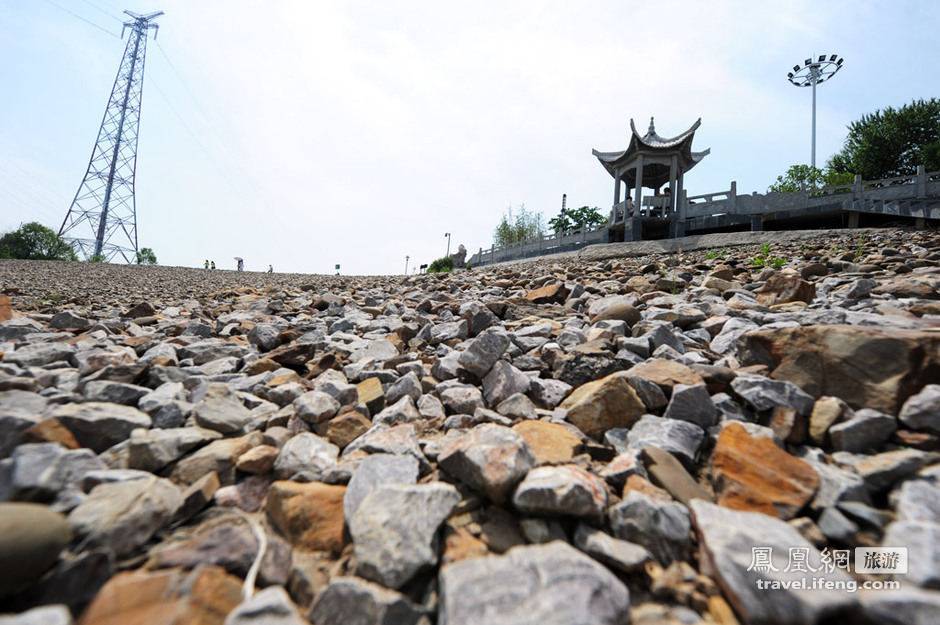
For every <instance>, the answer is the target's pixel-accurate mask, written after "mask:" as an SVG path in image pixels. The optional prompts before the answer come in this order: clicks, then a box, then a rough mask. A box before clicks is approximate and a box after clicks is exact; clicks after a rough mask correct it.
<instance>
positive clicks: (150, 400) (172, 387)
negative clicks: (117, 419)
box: [137, 382, 188, 417]
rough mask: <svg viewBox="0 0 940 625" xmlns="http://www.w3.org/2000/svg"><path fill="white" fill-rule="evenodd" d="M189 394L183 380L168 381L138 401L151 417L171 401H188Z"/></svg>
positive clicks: (138, 405) (138, 406)
mask: <svg viewBox="0 0 940 625" xmlns="http://www.w3.org/2000/svg"><path fill="white" fill-rule="evenodd" d="M187 398H188V394H187V393H186V389H185V388H184V387H183V383H182V382H166V383H164V384H161V385H160V386H158V387H157V388H155V389H153V390H152V391H150V392H149V393H147V394H146V395H143V396H141V398H140V399H139V400H138V401H137V408H138V409H139V410H142V411H143V412H146V413H147V414H149V415H150V416H151V417H152V416H153V413H155V412H158V411H159V410H160V409H161V408H163V406H165V405H166V404H167V402H170V401H186V400H187Z"/></svg>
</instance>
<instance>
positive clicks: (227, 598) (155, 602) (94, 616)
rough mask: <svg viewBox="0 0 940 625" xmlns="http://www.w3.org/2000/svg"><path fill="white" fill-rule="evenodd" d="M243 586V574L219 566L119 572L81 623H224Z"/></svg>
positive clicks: (208, 624) (90, 607) (89, 608)
mask: <svg viewBox="0 0 940 625" xmlns="http://www.w3.org/2000/svg"><path fill="white" fill-rule="evenodd" d="M241 588H242V580H241V579H239V578H238V577H235V576H234V575H229V574H228V573H226V572H225V569H223V568H221V567H218V566H200V567H197V568H196V569H194V570H192V571H184V570H183V569H166V570H163V571H154V572H149V571H143V570H139V571H129V572H125V573H118V574H117V575H115V576H114V577H112V578H111V579H110V581H108V583H107V584H105V586H104V587H103V588H102V589H101V591H100V592H99V593H98V595H97V596H96V597H95V599H94V600H93V601H92V602H91V605H89V606H88V608H87V609H86V610H85V612H84V613H83V614H82V616H81V618H80V619H78V621H77V625H127V624H129V623H159V624H160V625H223V623H224V622H225V617H226V616H227V615H228V613H229V612H231V611H232V610H233V609H234V608H235V606H237V605H238V604H239V603H241Z"/></svg>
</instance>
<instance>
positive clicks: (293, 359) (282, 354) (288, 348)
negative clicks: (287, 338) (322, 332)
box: [267, 343, 317, 370]
mask: <svg viewBox="0 0 940 625" xmlns="http://www.w3.org/2000/svg"><path fill="white" fill-rule="evenodd" d="M316 351H317V348H316V344H315V343H293V344H291V345H281V346H280V347H275V348H274V349H272V350H271V351H269V352H268V355H267V357H268V358H269V359H271V360H273V361H274V362H276V363H278V364H279V365H281V366H283V367H290V368H292V369H297V370H301V369H303V367H304V364H305V363H306V362H307V361H308V360H310V359H311V358H313V355H314V354H315V353H316Z"/></svg>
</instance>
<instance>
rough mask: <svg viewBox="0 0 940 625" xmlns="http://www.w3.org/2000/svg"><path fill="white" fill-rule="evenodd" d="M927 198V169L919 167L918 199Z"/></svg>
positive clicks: (922, 166)
mask: <svg viewBox="0 0 940 625" xmlns="http://www.w3.org/2000/svg"><path fill="white" fill-rule="evenodd" d="M925 197H927V168H926V167H925V166H924V165H918V166H917V198H918V199H923V198H925Z"/></svg>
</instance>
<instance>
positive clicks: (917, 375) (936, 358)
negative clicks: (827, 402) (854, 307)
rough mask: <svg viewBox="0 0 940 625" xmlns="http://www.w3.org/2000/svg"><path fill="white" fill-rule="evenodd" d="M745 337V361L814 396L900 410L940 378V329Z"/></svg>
mask: <svg viewBox="0 0 940 625" xmlns="http://www.w3.org/2000/svg"><path fill="white" fill-rule="evenodd" d="M743 341H744V347H745V349H744V351H743V352H742V354H743V355H742V364H745V365H750V364H764V365H767V366H769V367H770V368H771V374H770V375H771V377H773V378H775V379H778V380H788V381H790V382H793V383H794V384H796V385H797V386H799V387H800V388H802V389H803V390H804V391H806V392H807V393H809V394H810V395H812V396H813V397H821V396H823V395H833V396H836V397H841V398H842V399H844V400H845V401H846V402H847V403H848V404H849V405H850V406H852V407H853V408H856V409H858V408H874V409H875V410H880V411H882V412H886V413H888V414H898V411H899V410H900V408H901V404H903V403H904V401H905V400H906V399H907V398H908V397H910V396H911V395H913V394H914V393H916V392H918V391H919V390H920V389H921V388H923V386H924V385H926V384H929V383H931V382H934V381H936V380H937V379H940V333H935V332H926V331H920V330H898V329H893V328H875V327H868V326H865V327H860V326H842V325H831V326H802V327H795V328H779V329H776V330H763V331H758V332H752V333H750V334H747V335H745V336H744V337H743ZM640 366H643V365H640ZM635 369H636V368H635ZM635 369H634V370H635Z"/></svg>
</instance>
